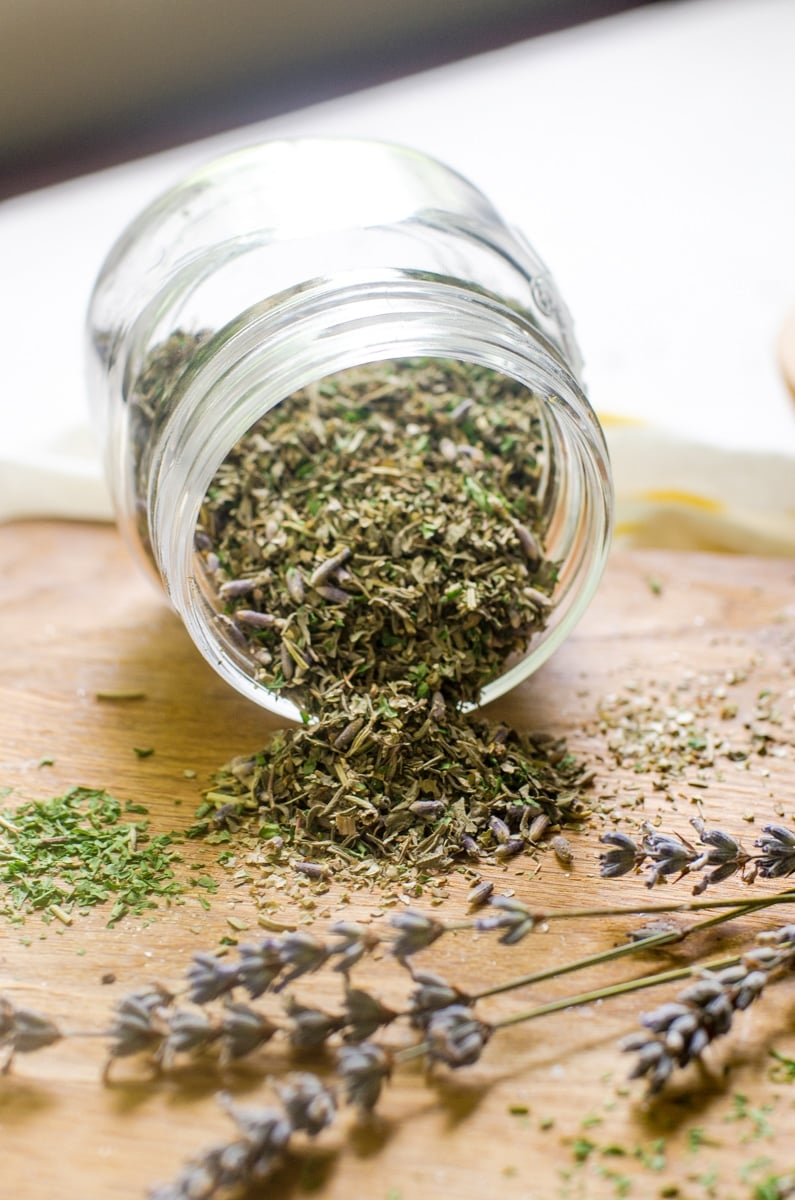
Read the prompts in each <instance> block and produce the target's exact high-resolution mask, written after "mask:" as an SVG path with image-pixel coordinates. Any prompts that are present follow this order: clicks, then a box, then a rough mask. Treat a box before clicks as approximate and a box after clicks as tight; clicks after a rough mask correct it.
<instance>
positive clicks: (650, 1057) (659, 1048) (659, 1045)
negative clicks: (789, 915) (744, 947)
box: [621, 925, 795, 1095]
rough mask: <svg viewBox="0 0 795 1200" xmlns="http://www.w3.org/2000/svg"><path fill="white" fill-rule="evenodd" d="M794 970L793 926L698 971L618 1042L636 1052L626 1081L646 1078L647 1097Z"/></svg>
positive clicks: (644, 1015)
mask: <svg viewBox="0 0 795 1200" xmlns="http://www.w3.org/2000/svg"><path fill="white" fill-rule="evenodd" d="M793 966H795V925H784V926H782V927H781V928H779V929H777V930H774V931H772V932H769V933H765V934H762V935H760V937H759V938H758V939H757V945H756V947H754V948H753V949H751V950H749V951H746V953H744V954H742V955H741V956H740V959H739V961H738V962H737V963H735V964H732V965H729V966H724V967H723V968H722V969H720V970H703V971H701V972H700V973H699V976H698V978H697V979H696V981H695V982H694V983H692V984H690V985H689V986H688V987H686V988H685V989H684V990H683V991H681V992H680V993H679V995H678V996H677V997H676V999H675V1000H673V1001H668V1002H667V1003H664V1004H661V1005H660V1006H659V1007H658V1008H655V1009H653V1010H652V1011H651V1012H647V1013H644V1014H643V1016H642V1017H641V1024H642V1025H643V1026H645V1029H644V1031H643V1032H641V1033H637V1034H632V1035H631V1036H630V1037H628V1038H625V1039H624V1041H623V1042H622V1043H621V1049H622V1050H624V1051H626V1052H631V1053H635V1054H637V1056H638V1057H637V1061H636V1063H635V1066H634V1067H633V1069H632V1071H631V1073H630V1078H631V1079H638V1078H641V1077H645V1078H646V1080H647V1082H648V1090H649V1094H651V1095H654V1094H656V1093H657V1092H659V1091H661V1089H662V1088H663V1087H664V1085H665V1084H666V1083H667V1082H668V1080H669V1079H670V1077H671V1075H672V1074H673V1073H674V1071H675V1069H676V1068H681V1067H686V1066H687V1065H688V1064H689V1063H691V1062H693V1061H694V1060H695V1059H700V1058H701V1057H702V1055H703V1054H704V1051H705V1050H706V1049H707V1047H708V1046H710V1045H711V1044H712V1042H714V1041H715V1040H716V1038H719V1037H723V1036H725V1035H726V1034H728V1033H729V1032H730V1031H731V1028H732V1022H733V1018H734V1015H735V1013H738V1012H742V1011H744V1010H745V1009H746V1008H748V1007H749V1005H751V1004H752V1003H753V1002H754V1001H755V1000H757V999H758V998H759V997H760V996H761V994H762V992H763V991H764V989H765V988H766V987H767V986H768V984H769V983H770V982H771V980H772V979H773V978H775V977H776V976H777V975H779V974H781V973H783V972H784V971H786V970H791V969H792V967H793Z"/></svg>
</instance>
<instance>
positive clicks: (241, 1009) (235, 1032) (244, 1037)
mask: <svg viewBox="0 0 795 1200" xmlns="http://www.w3.org/2000/svg"><path fill="white" fill-rule="evenodd" d="M278 1028H279V1027H278V1025H274V1023H273V1022H272V1021H270V1020H268V1018H267V1017H266V1016H263V1014H262V1013H258V1012H257V1011H256V1010H255V1009H253V1008H249V1007H248V1005H246V1004H241V1003H240V1002H239V1001H233V1000H227V1001H226V1003H225V1005H224V1017H223V1022H222V1024H221V1030H220V1034H221V1053H222V1056H223V1058H224V1060H225V1061H227V1062H231V1061H232V1060H233V1059H236V1058H245V1056H246V1055H247V1054H251V1053H252V1052H253V1051H254V1050H257V1049H259V1047H260V1046H264V1045H265V1043H266V1042H269V1041H270V1039H271V1038H272V1037H273V1035H274V1034H275V1033H277V1032H278Z"/></svg>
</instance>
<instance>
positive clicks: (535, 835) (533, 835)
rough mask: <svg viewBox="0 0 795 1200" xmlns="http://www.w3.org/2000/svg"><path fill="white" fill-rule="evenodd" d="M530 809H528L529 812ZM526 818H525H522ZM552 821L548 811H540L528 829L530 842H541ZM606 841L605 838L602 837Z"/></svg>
mask: <svg viewBox="0 0 795 1200" xmlns="http://www.w3.org/2000/svg"><path fill="white" fill-rule="evenodd" d="M530 811H531V810H530V809H528V810H527V812H528V814H529V813H530ZM522 819H523V820H524V818H522ZM551 824H552V822H551V821H550V819H549V817H548V816H547V814H546V813H538V815H537V816H535V817H533V819H532V821H531V822H530V827H529V828H528V830H527V840H528V841H529V842H540V841H541V839H542V837H543V836H544V834H545V833H546V831H547V830H548V829H549V827H550V825H551ZM602 841H604V838H602Z"/></svg>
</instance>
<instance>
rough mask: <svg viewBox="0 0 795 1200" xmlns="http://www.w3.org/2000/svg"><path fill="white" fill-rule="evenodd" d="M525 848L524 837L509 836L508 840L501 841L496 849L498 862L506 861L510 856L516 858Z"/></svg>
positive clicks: (495, 853)
mask: <svg viewBox="0 0 795 1200" xmlns="http://www.w3.org/2000/svg"><path fill="white" fill-rule="evenodd" d="M523 850H524V839H523V838H520V837H511V838H508V841H507V842H501V843H500V845H499V846H498V847H497V849H496V850H495V851H494V857H495V858H496V859H497V861H498V862H504V861H505V860H506V859H508V858H516V855H517V854H521V853H522V851H523Z"/></svg>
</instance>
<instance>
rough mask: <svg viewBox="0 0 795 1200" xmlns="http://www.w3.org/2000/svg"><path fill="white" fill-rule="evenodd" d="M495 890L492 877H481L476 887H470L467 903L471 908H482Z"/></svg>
mask: <svg viewBox="0 0 795 1200" xmlns="http://www.w3.org/2000/svg"><path fill="white" fill-rule="evenodd" d="M493 891H494V884H493V883H492V882H491V880H490V879H479V880H478V882H477V883H476V884H475V885H474V887H472V888H470V891H469V895H468V896H467V904H468V905H469V906H470V908H481V907H482V906H483V905H484V904H486V903H488V901H489V899H490V898H491V894H492V892H493Z"/></svg>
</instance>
